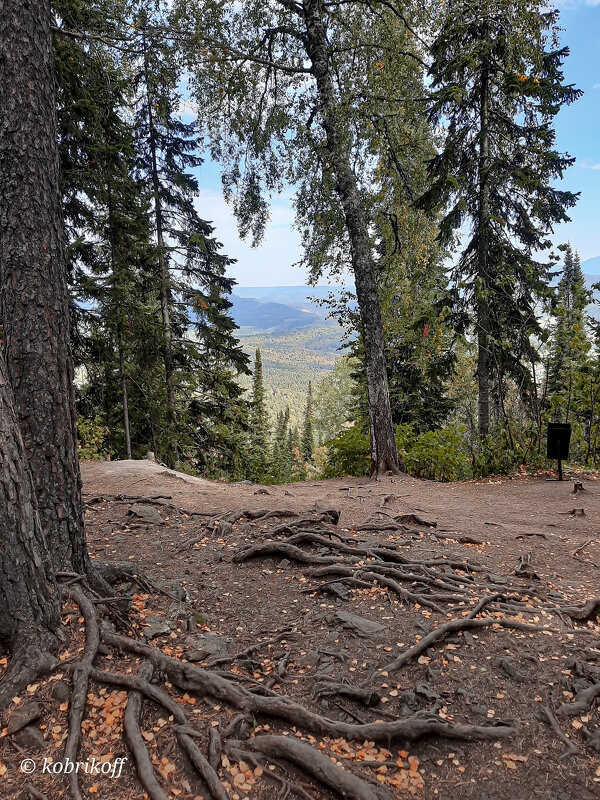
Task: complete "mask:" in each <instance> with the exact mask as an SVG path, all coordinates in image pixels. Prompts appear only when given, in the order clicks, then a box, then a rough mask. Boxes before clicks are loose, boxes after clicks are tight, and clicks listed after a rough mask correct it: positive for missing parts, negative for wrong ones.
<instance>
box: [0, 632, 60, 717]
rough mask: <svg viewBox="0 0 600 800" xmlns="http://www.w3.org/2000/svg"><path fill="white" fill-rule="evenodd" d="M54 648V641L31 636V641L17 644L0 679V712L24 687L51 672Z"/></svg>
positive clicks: (53, 665)
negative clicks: (0, 679)
mask: <svg viewBox="0 0 600 800" xmlns="http://www.w3.org/2000/svg"><path fill="white" fill-rule="evenodd" d="M56 648H57V640H56V639H52V638H48V639H38V638H36V637H35V636H33V635H32V637H31V639H28V640H24V641H21V642H18V643H17V646H16V649H15V651H14V653H13V654H12V656H11V659H10V664H9V666H8V669H7V671H6V672H5V673H4V675H3V677H2V685H1V686H0V712H2V711H4V710H5V709H7V708H8V707H9V706H10V704H11V702H12V699H13V697H15V696H16V695H20V694H21V693H22V692H23V691H24V690H25V687H26V686H28V685H29V684H30V683H34V681H36V680H38V678H41V677H42V676H43V675H48V674H49V673H50V672H52V670H53V669H54V668H55V667H56V664H57V659H56V658H55V657H54V655H53V651H55V650H56Z"/></svg>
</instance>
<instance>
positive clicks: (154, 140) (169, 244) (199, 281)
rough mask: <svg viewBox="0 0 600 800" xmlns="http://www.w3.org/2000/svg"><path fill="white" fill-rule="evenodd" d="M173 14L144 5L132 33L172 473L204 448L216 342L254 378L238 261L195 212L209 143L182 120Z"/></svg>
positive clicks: (146, 0)
mask: <svg viewBox="0 0 600 800" xmlns="http://www.w3.org/2000/svg"><path fill="white" fill-rule="evenodd" d="M169 14H170V11H169V10H168V9H161V8H160V7H158V8H157V7H156V6H155V4H154V3H152V2H150V0H137V2H135V3H134V13H133V22H132V25H133V26H134V28H135V36H136V41H137V43H138V47H139V59H138V61H136V62H134V64H133V66H137V67H138V69H137V73H136V75H135V80H134V87H135V90H136V97H135V99H136V110H135V127H136V146H137V151H138V173H139V175H140V177H142V178H144V179H145V180H146V182H147V183H148V185H149V186H150V187H151V195H152V229H153V234H154V238H155V243H156V253H157V257H156V288H157V291H158V298H159V306H160V319H161V324H162V342H161V348H162V355H163V363H164V379H165V389H166V409H165V410H166V436H165V440H166V450H165V458H166V459H167V462H168V463H169V464H170V465H171V466H172V465H174V463H175V461H176V460H177V459H178V458H179V457H180V456H181V455H183V454H184V453H185V452H189V450H190V448H191V449H192V450H193V449H196V448H197V446H198V441H197V438H196V436H195V434H194V424H193V420H190V418H189V413H190V411H193V410H194V408H190V405H189V401H188V398H189V397H190V396H193V395H194V394H195V393H196V392H197V391H200V392H202V391H203V388H204V387H203V386H202V380H203V377H206V376H207V375H208V372H207V365H206V359H205V357H204V355H205V353H206V352H207V350H208V349H210V344H211V341H214V338H215V337H218V338H219V340H220V357H221V360H222V359H223V357H225V356H226V358H227V359H228V364H229V367H230V368H231V370H232V374H234V373H237V372H246V371H247V366H246V365H247V358H246V356H245V355H244V353H243V351H242V350H241V348H240V347H239V344H238V342H237V340H236V339H235V337H234V335H233V330H234V328H235V326H234V325H233V323H232V321H231V318H230V317H228V311H229V308H230V303H229V301H227V300H226V299H225V296H224V295H225V294H228V293H229V292H230V291H231V289H232V287H233V284H234V281H233V280H232V279H230V278H227V277H226V276H225V269H226V267H227V266H228V265H229V264H230V263H231V259H229V258H228V257H227V256H225V255H224V254H223V253H221V252H220V248H221V245H220V243H219V242H218V241H217V240H216V239H215V238H214V236H213V233H214V229H213V227H212V226H211V225H210V224H209V223H208V222H206V221H205V220H203V219H201V218H200V216H199V214H198V212H197V210H196V205H195V202H194V201H195V198H196V196H197V195H198V180H197V178H196V176H195V175H194V174H193V173H192V170H194V169H196V168H198V167H199V166H200V165H201V164H202V158H201V157H200V156H199V155H198V153H199V151H200V148H201V143H200V141H199V139H198V136H197V134H196V132H195V129H194V125H193V124H190V123H185V122H183V121H182V120H181V119H180V116H179V108H180V104H181V90H180V83H181V79H182V62H181V58H180V54H179V50H178V46H177V44H176V42H175V41H174V40H173V38H172V35H171V33H170V17H169ZM192 330H193V333H194V337H195V338H192V336H191V335H190V334H191V331H192ZM198 382H199V383H198Z"/></svg>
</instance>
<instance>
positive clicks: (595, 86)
mask: <svg viewBox="0 0 600 800" xmlns="http://www.w3.org/2000/svg"><path fill="white" fill-rule="evenodd" d="M592 89H600V83H595V84H594V85H593V86H592Z"/></svg>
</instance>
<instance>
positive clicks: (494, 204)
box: [421, 0, 580, 438]
mask: <svg viewBox="0 0 600 800" xmlns="http://www.w3.org/2000/svg"><path fill="white" fill-rule="evenodd" d="M557 20H558V12H557V11H554V10H550V9H548V7H547V6H546V4H545V3H542V2H535V3H530V2H528V0H516V2H513V3H506V2H504V0H453V1H452V2H451V3H449V4H448V6H447V8H446V13H445V16H444V18H443V21H442V25H441V28H440V31H439V33H438V35H437V37H436V39H435V41H434V44H433V48H432V53H433V64H432V66H431V70H430V72H431V78H432V89H433V103H432V117H433V120H434V121H435V122H438V123H442V122H443V123H444V126H445V128H446V138H445V142H444V146H443V148H442V149H441V151H440V152H439V154H438V155H436V156H435V157H434V158H433V159H432V160H431V161H430V164H429V172H430V178H431V185H430V187H429V188H428V190H427V191H426V192H425V193H424V195H423V196H422V198H421V205H422V206H423V207H425V208H438V209H442V208H444V209H445V216H444V218H443V220H442V223H441V234H440V238H441V240H442V242H443V243H449V242H450V241H451V240H452V237H453V236H454V233H455V232H456V231H457V230H459V229H461V227H462V226H463V225H464V224H466V223H469V224H470V226H471V229H470V234H469V236H468V238H467V242H466V246H465V247H464V249H463V251H462V254H461V256H460V259H459V261H458V263H457V265H456V268H455V270H454V275H453V288H454V311H455V312H456V319H457V323H458V324H459V325H462V326H464V325H467V324H468V325H471V326H472V327H473V329H474V332H475V336H476V339H477V351H478V361H477V378H478V394H479V436H480V437H481V438H484V437H485V436H486V435H487V434H488V432H489V428H490V396H491V392H492V387H493V381H494V377H495V376H496V377H497V382H498V383H499V384H500V387H501V385H502V381H503V375H505V374H509V375H513V376H515V377H516V378H518V380H519V382H520V384H521V385H523V386H524V387H525V388H527V386H528V376H529V365H530V364H531V363H532V362H533V361H534V360H535V356H536V354H535V352H534V351H533V349H532V346H531V342H530V337H531V335H532V334H533V333H540V327H539V322H538V319H537V313H538V312H537V310H536V306H537V305H538V303H540V302H541V301H543V300H545V299H547V297H548V294H549V292H548V267H549V265H548V263H544V262H541V261H538V260H536V254H537V253H538V252H540V251H544V250H546V249H547V248H549V247H550V245H551V243H550V241H549V239H548V234H549V233H550V232H551V231H552V227H553V225H554V224H555V223H559V222H562V221H565V220H567V219H568V217H567V213H566V211H567V209H568V208H569V207H570V206H573V205H574V203H575V202H576V199H577V196H576V195H575V194H573V193H571V192H566V191H561V190H559V189H557V188H556V187H555V185H554V182H555V180H556V179H557V178H560V177H562V174H563V172H564V170H565V169H566V168H567V167H568V166H569V165H570V164H571V163H572V161H573V159H571V158H569V157H568V156H567V155H564V154H560V153H558V152H557V151H556V150H555V149H554V142H555V132H554V128H553V120H554V117H555V115H556V114H557V113H558V111H559V110H560V108H561V106H562V105H563V104H565V103H570V102H572V101H573V100H575V99H576V98H577V97H578V96H579V94H580V93H579V92H578V91H577V90H576V89H575V88H574V87H573V86H571V85H565V84H564V83H563V73H562V69H561V67H562V63H563V61H564V59H565V58H566V56H567V55H568V49H567V48H561V49H558V48H557V44H556V38H557V35H556V25H557ZM525 365H527V366H525Z"/></svg>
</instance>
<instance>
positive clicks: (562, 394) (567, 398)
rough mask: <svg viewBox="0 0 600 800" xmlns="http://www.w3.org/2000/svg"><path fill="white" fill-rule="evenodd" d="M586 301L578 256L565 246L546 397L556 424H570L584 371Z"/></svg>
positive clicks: (587, 341)
mask: <svg viewBox="0 0 600 800" xmlns="http://www.w3.org/2000/svg"><path fill="white" fill-rule="evenodd" d="M589 300H590V293H589V292H588V291H587V289H586V286H585V279H584V277H583V272H582V269H581V261H580V259H579V254H578V253H577V252H575V253H574V252H573V250H572V248H571V245H570V244H568V245H566V247H565V258H564V266H563V270H562V275H561V278H560V281H559V284H558V287H557V305H556V308H555V310H554V316H555V318H556V325H555V328H554V335H553V343H552V352H551V357H550V361H549V368H548V393H549V396H550V406H551V409H552V416H553V418H554V420H555V421H556V422H569V417H570V415H571V412H572V410H573V409H572V406H573V405H574V400H575V393H576V391H577V389H578V388H579V386H580V384H581V379H582V377H583V374H584V371H585V369H586V367H587V360H588V353H589V350H590V347H591V344H590V342H589V340H588V337H587V333H586V324H585V309H586V306H587V304H588V303H589ZM576 405H579V403H577V404H576Z"/></svg>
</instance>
